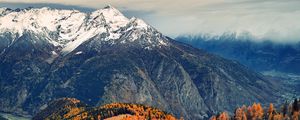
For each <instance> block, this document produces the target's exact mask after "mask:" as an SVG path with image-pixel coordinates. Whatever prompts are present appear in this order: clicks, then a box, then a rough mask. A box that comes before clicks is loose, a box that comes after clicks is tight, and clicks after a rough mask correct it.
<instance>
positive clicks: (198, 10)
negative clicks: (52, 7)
mask: <svg viewBox="0 0 300 120" xmlns="http://www.w3.org/2000/svg"><path fill="white" fill-rule="evenodd" d="M0 2H17V3H19V2H20V0H0ZM22 2H25V3H49V0H26V1H22ZM51 3H57V4H65V5H78V6H83V7H92V8H102V7H104V6H105V5H107V4H111V5H112V6H115V7H116V8H118V9H120V10H122V11H130V12H131V13H130V14H133V15H134V14H135V13H138V14H137V17H142V18H143V19H145V20H146V21H147V22H148V23H150V24H151V25H153V26H155V27H156V28H157V29H158V30H160V31H161V32H163V33H164V34H167V35H170V36H173V37H174V36H177V35H180V34H198V33H209V34H215V35H220V34H223V33H224V32H236V33H244V32H250V33H251V34H252V35H254V36H255V37H256V38H258V39H271V40H274V41H280V42H286V41H300V7H299V5H300V0H184V1H183V0H52V1H51ZM143 13H144V14H143Z"/></svg>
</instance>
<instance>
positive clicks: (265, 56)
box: [176, 33, 300, 75]
mask: <svg viewBox="0 0 300 120" xmlns="http://www.w3.org/2000/svg"><path fill="white" fill-rule="evenodd" d="M176 40H178V41H181V42H184V43H188V44H190V45H192V46H194V47H197V48H201V49H204V50H207V51H208V52H212V53H215V54H217V55H220V56H222V57H225V58H227V59H232V60H236V61H239V62H240V63H242V64H244V65H246V66H248V67H250V68H251V69H254V70H257V71H260V72H264V71H277V72H283V73H293V74H298V75H300V69H299V68H300V42H294V43H291V42H289V43H284V42H282V43H278V42H272V41H270V40H263V41H258V40H254V39H253V38H251V37H247V36H245V37H241V36H237V35H236V34H235V33H232V34H224V35H221V36H210V35H196V36H190V35H186V36H180V37H177V38H176Z"/></svg>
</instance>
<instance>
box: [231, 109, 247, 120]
mask: <svg viewBox="0 0 300 120" xmlns="http://www.w3.org/2000/svg"><path fill="white" fill-rule="evenodd" d="M234 119H235V120H247V116H246V113H245V111H244V110H243V108H238V109H236V111H235V116H234Z"/></svg>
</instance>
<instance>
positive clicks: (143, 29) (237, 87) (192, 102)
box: [0, 6, 281, 120]
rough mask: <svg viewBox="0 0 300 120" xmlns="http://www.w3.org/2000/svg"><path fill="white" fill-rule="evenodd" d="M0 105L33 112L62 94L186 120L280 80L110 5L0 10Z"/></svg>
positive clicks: (265, 94)
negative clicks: (87, 10)
mask: <svg viewBox="0 0 300 120" xmlns="http://www.w3.org/2000/svg"><path fill="white" fill-rule="evenodd" d="M1 11H3V12H2V13H3V14H1V15H0V16H1V17H0V31H1V32H0V51H1V53H0V91H1V92H0V111H3V112H10V113H15V114H21V115H24V114H26V115H34V114H35V113H37V112H38V111H40V110H41V109H44V108H45V107H47V103H48V102H49V101H51V100H53V99H56V98H60V97H72V98H77V99H79V100H81V101H83V102H85V103H88V104H90V105H95V106H96V105H102V104H106V103H112V102H122V103H138V104H145V105H150V106H154V107H157V108H160V109H162V110H164V111H167V112H169V113H172V114H174V115H175V116H176V117H177V118H179V117H181V116H183V117H184V118H185V119H187V120H195V119H196V120H198V119H205V118H208V117H209V115H210V114H214V113H217V112H219V111H224V110H228V111H232V110H233V109H234V108H236V107H237V106H239V105H242V104H249V103H252V102H253V101H255V102H261V103H269V102H272V103H275V102H276V101H277V100H280V99H279V98H281V97H280V96H279V94H280V91H279V89H280V85H277V83H273V82H271V81H269V80H268V79H265V78H264V76H262V75H261V74H258V73H256V72H254V71H252V70H250V69H248V68H246V67H244V66H242V65H240V64H239V63H237V62H234V61H230V60H226V59H224V58H221V57H218V56H214V55H212V54H209V53H207V52H205V51H203V50H200V49H196V48H193V47H191V46H189V45H186V44H183V43H180V42H176V41H174V40H172V39H171V38H169V37H166V36H164V35H163V34H161V33H160V32H158V31H157V30H156V29H155V28H153V27H151V26H150V25H148V24H147V23H145V22H144V21H143V20H141V19H138V18H131V19H128V18H126V17H124V15H122V13H120V12H119V11H118V10H117V9H115V8H113V7H111V6H108V7H105V8H104V9H100V10H97V11H94V12H92V13H82V12H79V11H76V10H57V9H50V8H39V9H37V8H30V9H17V10H10V9H6V8H4V9H1Z"/></svg>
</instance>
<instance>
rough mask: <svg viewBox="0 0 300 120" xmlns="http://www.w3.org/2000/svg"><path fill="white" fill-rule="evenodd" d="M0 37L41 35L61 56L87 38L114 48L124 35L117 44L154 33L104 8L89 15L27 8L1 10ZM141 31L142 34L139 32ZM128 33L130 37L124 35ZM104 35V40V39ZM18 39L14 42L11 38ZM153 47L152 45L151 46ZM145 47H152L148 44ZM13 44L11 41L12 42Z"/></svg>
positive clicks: (159, 42) (142, 25)
mask: <svg viewBox="0 0 300 120" xmlns="http://www.w3.org/2000/svg"><path fill="white" fill-rule="evenodd" d="M0 13H1V15H0V34H2V33H7V32H10V33H11V34H14V35H15V36H16V37H20V36H22V34H23V33H24V32H25V31H29V32H33V33H34V34H38V35H40V34H42V35H44V36H45V37H47V38H48V42H49V43H51V44H53V45H54V46H58V47H60V48H61V50H59V51H61V52H63V53H64V54H66V53H69V52H71V51H73V50H74V49H75V48H77V47H78V46H79V45H80V44H82V43H83V42H85V41H87V40H89V39H90V38H93V37H96V36H99V35H102V36H101V41H109V42H110V43H111V44H115V43H116V42H117V41H116V40H119V39H120V38H122V37H123V36H122V35H127V36H126V37H129V38H130V39H128V40H123V41H120V43H125V42H134V41H135V40H137V39H138V38H139V37H142V35H141V33H146V32H156V35H157V36H160V37H163V36H162V35H161V34H160V33H159V32H157V31H156V30H155V29H154V28H153V27H151V26H150V25H148V24H147V23H145V22H144V21H143V20H141V19H138V18H131V19H128V18H126V17H125V16H124V15H123V14H122V13H121V12H119V11H118V10H117V9H115V8H113V7H111V6H107V7H105V8H104V9H100V10H97V11H94V12H92V13H83V12H79V11H77V10H57V9H51V8H47V7H44V8H30V9H22V10H11V9H7V8H1V9H0ZM141 31H143V32H141ZM126 32H130V33H126ZM103 35H104V36H103ZM145 37H148V38H146V41H143V42H141V43H142V44H144V45H145V47H146V48H149V47H152V46H161V45H166V41H163V39H157V41H153V39H152V40H150V37H151V36H145ZM14 39H17V38H14ZM152 42H153V43H155V44H153V43H152ZM147 43H151V45H150V44H147ZM11 44H13V41H12V42H11Z"/></svg>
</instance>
